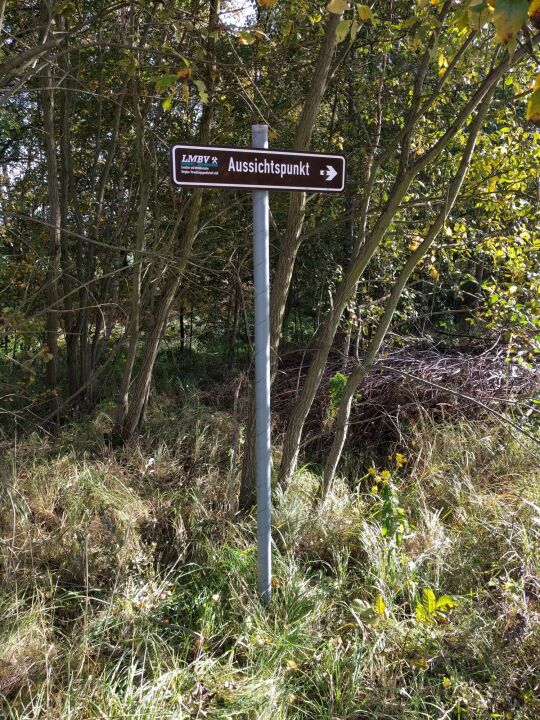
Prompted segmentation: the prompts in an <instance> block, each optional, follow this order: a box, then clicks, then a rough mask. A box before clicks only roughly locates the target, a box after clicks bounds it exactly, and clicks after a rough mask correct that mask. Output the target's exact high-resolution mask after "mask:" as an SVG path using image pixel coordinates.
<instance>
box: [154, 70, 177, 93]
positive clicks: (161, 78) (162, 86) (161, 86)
mask: <svg viewBox="0 0 540 720" xmlns="http://www.w3.org/2000/svg"><path fill="white" fill-rule="evenodd" d="M176 79H177V78H176V75H170V74H168V75H153V76H152V77H149V78H148V80H149V81H150V82H153V83H155V84H156V92H158V93H162V92H165V90H167V88H168V87H169V86H170V85H173V84H174V83H176Z"/></svg>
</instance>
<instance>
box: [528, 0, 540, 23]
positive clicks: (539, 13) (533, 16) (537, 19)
mask: <svg viewBox="0 0 540 720" xmlns="http://www.w3.org/2000/svg"><path fill="white" fill-rule="evenodd" d="M529 19H530V21H531V23H532V24H533V25H534V27H535V28H536V29H537V30H540V0H532V3H531V4H530V5H529Z"/></svg>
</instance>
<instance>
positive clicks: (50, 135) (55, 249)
mask: <svg viewBox="0 0 540 720" xmlns="http://www.w3.org/2000/svg"><path fill="white" fill-rule="evenodd" d="M42 13H43V15H44V16H45V17H47V16H49V17H50V15H49V13H50V8H49V5H48V3H47V2H45V0H44V2H43V4H42ZM40 86H41V87H40V99H41V109H42V115H43V130H44V144H45V157H46V161H47V196H48V203H49V261H48V267H47V293H46V294H47V305H48V310H47V314H46V341H47V348H48V353H49V356H50V357H49V360H48V361H47V363H46V366H45V367H46V374H47V385H48V387H49V389H50V390H51V391H52V392H53V393H54V394H55V398H54V401H53V402H54V404H55V405H56V404H58V396H57V393H58V329H59V326H58V310H59V308H58V306H57V305H58V298H59V294H58V283H59V278H60V275H61V266H60V261H61V243H62V216H61V207H60V191H59V187H58V164H57V160H56V136H55V124H54V90H53V86H54V78H53V72H52V67H51V65H50V64H49V63H47V64H46V65H45V67H44V68H43V70H42V71H41V73H40Z"/></svg>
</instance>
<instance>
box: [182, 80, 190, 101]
mask: <svg viewBox="0 0 540 720" xmlns="http://www.w3.org/2000/svg"><path fill="white" fill-rule="evenodd" d="M182 100H183V101H184V102H187V101H188V100H189V87H188V84H187V83H182Z"/></svg>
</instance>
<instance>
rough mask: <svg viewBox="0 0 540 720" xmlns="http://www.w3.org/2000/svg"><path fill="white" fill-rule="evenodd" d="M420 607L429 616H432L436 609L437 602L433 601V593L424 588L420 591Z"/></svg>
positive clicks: (429, 589)
mask: <svg viewBox="0 0 540 720" xmlns="http://www.w3.org/2000/svg"><path fill="white" fill-rule="evenodd" d="M422 605H423V606H424V608H425V610H426V611H427V613H428V614H429V615H433V613H434V612H435V610H436V609H437V601H436V599H435V593H434V592H433V590H432V589H431V588H424V590H423V591H422Z"/></svg>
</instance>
